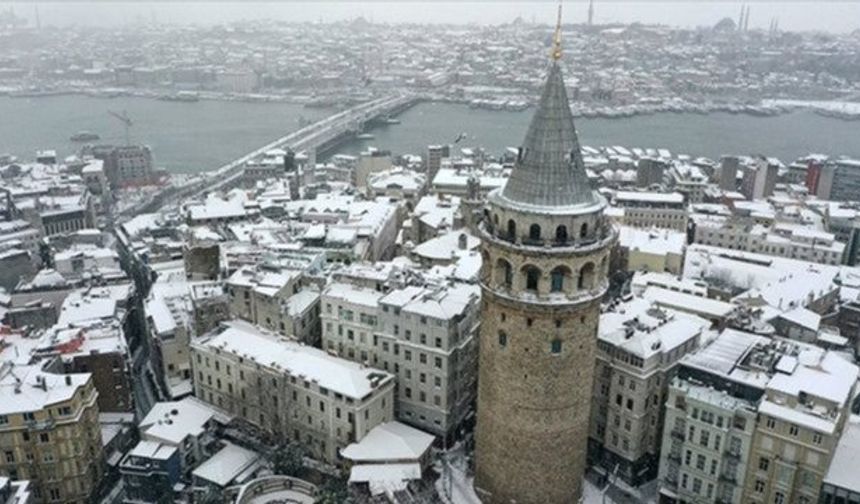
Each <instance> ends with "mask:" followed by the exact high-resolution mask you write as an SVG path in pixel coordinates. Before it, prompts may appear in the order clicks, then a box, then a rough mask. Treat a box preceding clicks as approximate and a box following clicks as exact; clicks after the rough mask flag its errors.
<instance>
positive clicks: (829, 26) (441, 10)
mask: <svg viewBox="0 0 860 504" xmlns="http://www.w3.org/2000/svg"><path fill="white" fill-rule="evenodd" d="M747 4H748V5H750V6H751V9H750V12H751V15H750V27H760V28H767V27H768V25H769V24H770V20H771V18H773V17H775V16H777V17H779V23H780V28H783V29H786V30H828V31H838V32H846V31H852V30H856V29H858V28H860V1H842V2H821V1H819V2H804V1H795V2H792V1H780V2H768V1H761V0H755V1H751V2H747ZM10 6H11V7H12V8H14V9H15V13H16V14H17V15H19V16H22V17H27V18H28V19H33V17H34V13H35V10H36V8H35V3H34V2H32V1H26V2H25V1H21V2H3V1H0V8H4V9H5V8H7V7H10ZM740 7H741V2H735V1H718V0H704V1H698V2H694V1H683V0H676V1H669V2H666V1H664V2H651V1H644V0H643V1H637V2H630V1H626V2H625V1H612V0H595V20H596V22H600V23H605V22H619V21H620V22H631V21H641V22H645V23H656V22H662V23H665V24H671V25H681V26H698V25H712V24H714V23H716V22H717V21H718V20H719V19H721V18H723V17H726V16H729V17H731V18H732V19H737V17H738V14H739V13H740ZM587 9H588V2H587V0H578V1H571V0H568V1H566V2H565V15H564V19H565V21H567V22H581V21H584V20H585V18H586V12H587ZM39 14H40V16H41V20H42V24H43V25H49V24H50V25H67V24H85V25H113V24H126V23H135V22H139V21H140V20H150V19H152V18H155V19H157V20H158V21H172V22H176V23H183V24H184V23H200V24H210V23H220V22H224V21H232V20H238V19H259V18H274V19H282V20H294V21H318V20H323V21H336V20H344V19H352V18H355V17H358V16H364V17H365V18H368V19H372V20H373V21H385V22H397V21H411V22H437V23H489V24H495V23H503V22H507V21H510V20H512V19H514V18H515V17H516V16H518V15H519V16H522V17H523V18H525V19H527V20H531V19H535V20H537V21H544V22H552V21H554V17H555V4H554V2H552V1H542V0H531V1H528V0H526V1H522V0H520V1H498V0H485V1H482V2H464V1H460V2H454V1H447V2H445V1H437V2H420V1H403V0H400V1H393V0H392V1H376V2H360V1H347V2H335V1H316V2H299V1H289V0H288V1H270V2H255V1H233V2H205V1H200V2H181V1H160V2H147V1H125V2H123V1H116V0H111V1H107V0H105V1H99V2H75V1H54V2H40V3H39Z"/></svg>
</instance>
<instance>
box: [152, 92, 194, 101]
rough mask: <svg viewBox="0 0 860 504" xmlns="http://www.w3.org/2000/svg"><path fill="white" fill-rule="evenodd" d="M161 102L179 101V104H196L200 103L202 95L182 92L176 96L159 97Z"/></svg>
mask: <svg viewBox="0 0 860 504" xmlns="http://www.w3.org/2000/svg"><path fill="white" fill-rule="evenodd" d="M158 99H159V100H164V101H178V102H189V103H191V102H196V101H200V95H199V94H197V93H195V92H194V91H180V92H178V93H176V94H168V95H161V96H159V97H158Z"/></svg>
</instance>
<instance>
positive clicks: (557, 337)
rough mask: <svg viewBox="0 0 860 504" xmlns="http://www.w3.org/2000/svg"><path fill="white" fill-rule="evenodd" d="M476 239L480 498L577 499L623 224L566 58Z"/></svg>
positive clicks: (567, 502)
mask: <svg viewBox="0 0 860 504" xmlns="http://www.w3.org/2000/svg"><path fill="white" fill-rule="evenodd" d="M561 56H562V52H561V9H560V8H559V20H558V24H557V25H556V33H555V38H554V44H553V50H552V61H551V63H550V66H549V71H548V75H547V78H546V83H545V85H544V88H543V92H542V94H541V97H540V101H539V103H538V106H537V110H536V111H535V114H534V117H533V118H532V121H531V124H530V125H529V128H528V131H527V132H526V136H525V140H524V141H523V144H522V147H520V150H519V154H518V156H517V161H516V164H515V166H514V169H513V171H512V173H511V176H510V179H509V180H508V182H507V185H506V186H505V187H504V188H503V189H500V190H499V189H497V190H495V191H493V192H491V193H490V194H489V196H488V199H487V206H486V208H485V210H484V215H483V220H482V222H481V224H480V226H479V236H480V237H481V241H482V245H481V254H482V259H483V265H482V270H481V287H482V311H481V336H480V337H481V340H480V345H479V348H480V352H479V364H478V372H479V378H478V411H477V427H476V448H475V464H476V467H475V490H476V492H477V494H478V496H479V497H480V498H481V500H482V502H483V503H484V504H502V503H504V504H510V503H512V502H516V503H517V504H530V503H534V504H572V503H575V502H578V501H579V499H580V498H581V496H582V478H583V475H584V473H585V467H586V449H587V444H588V428H589V413H590V407H591V392H592V382H593V373H594V363H595V351H596V346H597V324H598V320H599V317H600V300H601V298H602V297H603V294H604V293H605V291H606V288H607V285H608V284H607V281H606V278H607V269H608V263H609V253H610V249H611V247H612V245H613V244H614V242H615V240H616V232H615V230H614V229H613V228H612V226H611V224H610V223H609V221H608V219H607V218H606V217H605V216H604V209H605V208H606V200H605V199H604V198H603V197H602V196H600V195H599V194H598V193H597V192H596V191H594V190H593V189H592V188H591V186H590V185H589V181H588V178H587V176H586V173H585V165H584V163H583V160H582V153H581V152H580V146H579V140H578V138H577V134H576V129H575V128H574V124H573V115H572V114H571V111H570V104H569V101H568V97H567V92H566V91H565V85H564V80H563V78H562V74H561V68H560V66H559V60H560V59H561Z"/></svg>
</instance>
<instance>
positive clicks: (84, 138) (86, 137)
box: [69, 130, 101, 142]
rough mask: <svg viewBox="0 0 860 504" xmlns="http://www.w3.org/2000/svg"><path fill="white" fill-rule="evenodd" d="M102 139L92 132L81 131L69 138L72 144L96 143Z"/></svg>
mask: <svg viewBox="0 0 860 504" xmlns="http://www.w3.org/2000/svg"><path fill="white" fill-rule="evenodd" d="M100 138H101V137H100V136H98V134H96V133H93V132H92V131H86V130H81V131H78V132H77V133H75V134H74V135H72V136H71V137H69V140H71V141H72V142H94V141H96V140H98V139H100Z"/></svg>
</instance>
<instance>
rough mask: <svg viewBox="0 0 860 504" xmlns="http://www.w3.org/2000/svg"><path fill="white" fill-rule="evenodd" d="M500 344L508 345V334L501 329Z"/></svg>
mask: <svg viewBox="0 0 860 504" xmlns="http://www.w3.org/2000/svg"><path fill="white" fill-rule="evenodd" d="M499 346H500V347H505V346H508V335H507V334H506V333H505V331H499Z"/></svg>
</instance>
